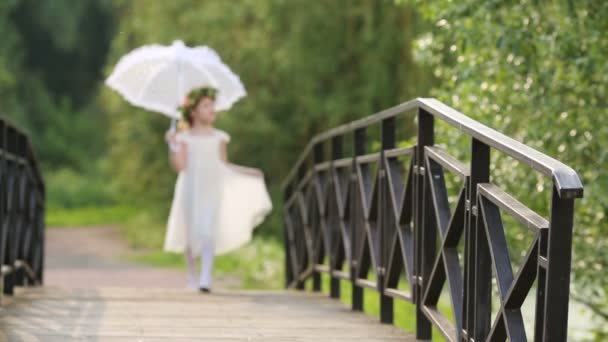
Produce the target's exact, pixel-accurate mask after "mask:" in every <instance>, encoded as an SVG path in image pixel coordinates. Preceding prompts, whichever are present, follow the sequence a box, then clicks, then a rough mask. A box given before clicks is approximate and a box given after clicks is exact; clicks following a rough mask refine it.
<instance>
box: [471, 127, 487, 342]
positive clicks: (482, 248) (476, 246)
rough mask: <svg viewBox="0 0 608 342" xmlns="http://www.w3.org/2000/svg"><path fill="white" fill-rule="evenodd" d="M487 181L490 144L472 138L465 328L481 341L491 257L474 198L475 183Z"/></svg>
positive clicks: (475, 194)
mask: <svg viewBox="0 0 608 342" xmlns="http://www.w3.org/2000/svg"><path fill="white" fill-rule="evenodd" d="M489 181H490V147H489V146H488V145H486V144H484V143H482V142H481V141H479V140H477V139H475V138H473V139H472V153H471V182H470V188H469V195H470V204H471V210H470V211H469V217H470V219H469V225H470V226H469V229H470V230H471V235H470V237H471V238H472V239H473V241H471V242H470V243H471V246H472V250H471V253H472V256H471V260H472V261H473V264H472V265H469V267H470V270H472V272H471V273H470V276H471V277H474V278H473V279H472V280H473V281H472V282H470V283H469V288H468V290H469V291H471V292H469V295H468V296H467V299H468V300H469V301H471V307H472V308H473V317H474V319H473V322H470V324H471V323H472V325H473V330H472V332H471V331H469V333H468V336H469V338H471V337H472V338H473V339H475V341H484V340H485V339H486V337H487V336H488V333H489V332H490V325H491V313H492V297H491V296H492V291H491V289H492V288H491V286H492V259H491V256H490V250H489V247H488V240H487V238H486V233H485V229H484V224H483V222H482V218H481V215H480V214H479V209H478V208H479V203H478V201H477V199H478V198H477V184H479V183H487V182H489ZM471 335H472V336H471Z"/></svg>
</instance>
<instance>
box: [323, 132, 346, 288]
mask: <svg viewBox="0 0 608 342" xmlns="http://www.w3.org/2000/svg"><path fill="white" fill-rule="evenodd" d="M340 158H342V136H341V135H338V136H335V137H333V138H332V140H331V160H332V170H333V161H334V160H336V159H340ZM332 244H333V241H332ZM328 256H329V258H331V257H332V253H328ZM348 262H349V266H350V260H348ZM329 264H330V265H333V260H330V263H329ZM333 270H334V269H333V266H332V267H330V272H329V279H330V284H329V295H330V297H331V298H336V299H339V298H340V278H337V277H335V276H334V275H333Z"/></svg>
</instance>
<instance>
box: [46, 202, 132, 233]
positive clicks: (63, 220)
mask: <svg viewBox="0 0 608 342" xmlns="http://www.w3.org/2000/svg"><path fill="white" fill-rule="evenodd" d="M135 212H136V209H135V208H130V207H125V206H109V207H85V208H53V207H51V208H48V209H47V210H46V217H45V223H46V226H47V227H54V228H57V227H61V228H75V227H82V226H94V225H105V224H118V223H122V222H125V221H126V220H128V219H129V218H130V217H132V216H133V215H134V214H135Z"/></svg>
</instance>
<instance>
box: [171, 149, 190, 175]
mask: <svg viewBox="0 0 608 342" xmlns="http://www.w3.org/2000/svg"><path fill="white" fill-rule="evenodd" d="M186 148H187V147H186V144H185V143H183V142H179V143H178V148H177V151H173V150H171V152H170V157H169V158H170V160H171V166H173V169H174V170H175V171H176V172H181V171H182V170H183V169H184V168H185V167H186Z"/></svg>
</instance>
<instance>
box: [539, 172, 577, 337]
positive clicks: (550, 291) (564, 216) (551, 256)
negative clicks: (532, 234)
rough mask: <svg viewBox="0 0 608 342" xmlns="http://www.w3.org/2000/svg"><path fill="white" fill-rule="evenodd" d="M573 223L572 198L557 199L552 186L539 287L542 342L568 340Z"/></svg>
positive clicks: (555, 191)
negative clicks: (543, 273) (544, 266)
mask: <svg viewBox="0 0 608 342" xmlns="http://www.w3.org/2000/svg"><path fill="white" fill-rule="evenodd" d="M573 220H574V198H560V196H559V192H558V191H557V189H556V187H555V184H554V185H553V194H552V196H551V217H550V226H549V245H548V251H547V256H546V257H547V258H546V260H547V271H546V282H545V284H542V285H540V284H539V286H544V288H545V303H544V315H543V316H544V322H543V323H544V324H543V338H542V341H543V342H549V341H550V342H553V341H557V342H562V341H566V339H567V336H568V335H567V334H568V299H569V295H570V268H571V266H570V265H571V261H572V230H573ZM541 256H542V255H541Z"/></svg>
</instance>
